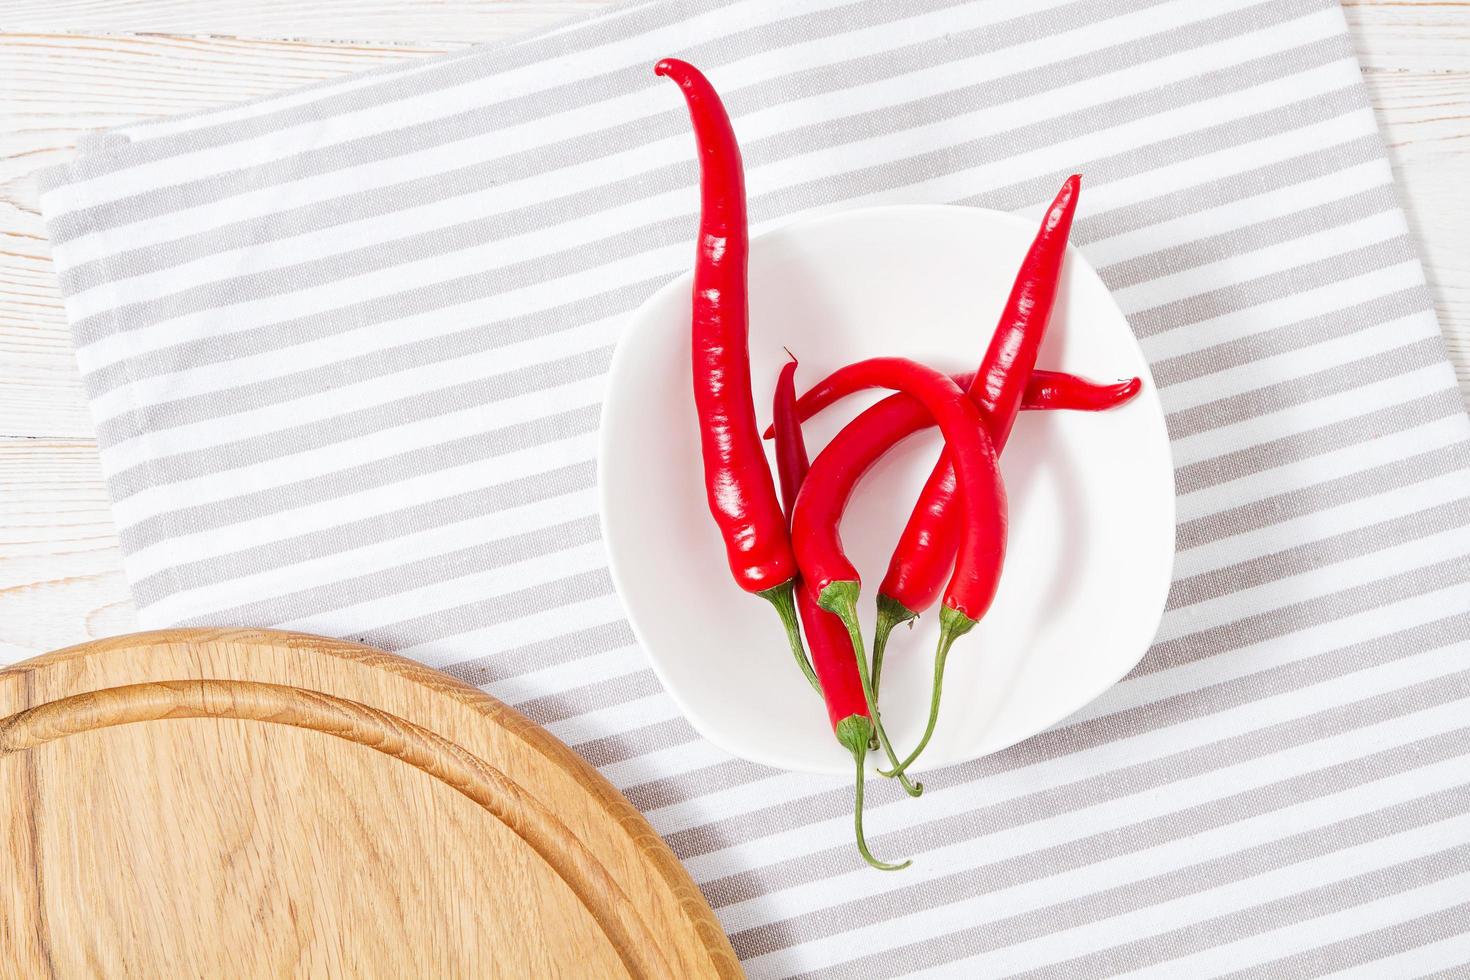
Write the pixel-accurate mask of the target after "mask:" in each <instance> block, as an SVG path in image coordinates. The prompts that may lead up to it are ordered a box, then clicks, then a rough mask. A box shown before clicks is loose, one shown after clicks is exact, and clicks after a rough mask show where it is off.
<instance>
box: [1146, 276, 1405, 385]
mask: <svg viewBox="0 0 1470 980" xmlns="http://www.w3.org/2000/svg"><path fill="white" fill-rule="evenodd" d="M1433 311H1434V300H1433V298H1432V297H1431V296H1430V295H1429V289H1428V288H1427V287H1425V286H1422V285H1420V286H1410V287H1408V288H1406V289H1400V290H1396V291H1395V292H1391V293H1387V294H1385V295H1382V296H1375V297H1373V298H1372V299H1370V300H1366V301H1364V302H1362V303H1357V304H1355V305H1353V306H1349V307H1346V308H1344V309H1341V310H1331V311H1329V312H1327V313H1321V314H1318V315H1317V316H1313V317H1308V318H1307V319H1305V320H1298V321H1296V322H1295V323H1291V324H1288V325H1286V326H1284V327H1276V328H1273V329H1271V330H1263V331H1261V332H1259V333H1253V334H1249V335H1248V336H1245V337H1238V338H1236V339H1234V340H1227V341H1225V342H1223V343H1220V344H1214V345H1211V346H1208V347H1202V348H1200V349H1198V350H1192V351H1190V352H1189V353H1187V354H1179V355H1177V356H1175V357H1168V358H1163V359H1160V360H1157V361H1154V362H1153V363H1152V364H1150V365H1149V367H1150V369H1151V371H1152V372H1153V376H1154V383H1155V384H1157V385H1158V386H1159V387H1160V388H1167V387H1169V386H1170V385H1175V384H1181V383H1183V382H1185V381H1193V380H1195V379H1196V378H1203V377H1206V376H1208V375H1210V374H1214V373H1215V372H1217V371H1227V370H1229V369H1231V368H1237V367H1243V366H1245V365H1247V364H1253V363H1255V362H1256V361H1258V360H1260V359H1261V358H1263V357H1273V356H1275V355H1277V354H1286V353H1290V352H1291V351H1295V350H1301V349H1302V348H1304V347H1310V346H1312V345H1313V344H1320V343H1323V342H1325V341H1328V340H1337V339H1339V338H1341V337H1347V336H1350V335H1352V334H1354V333H1357V332H1359V331H1361V330H1367V329H1370V328H1372V327H1378V326H1382V325H1383V324H1385V323H1392V322H1393V321H1394V320H1399V319H1403V318H1405V317H1409V316H1413V315H1414V314H1416V313H1428V314H1430V315H1432V314H1433Z"/></svg>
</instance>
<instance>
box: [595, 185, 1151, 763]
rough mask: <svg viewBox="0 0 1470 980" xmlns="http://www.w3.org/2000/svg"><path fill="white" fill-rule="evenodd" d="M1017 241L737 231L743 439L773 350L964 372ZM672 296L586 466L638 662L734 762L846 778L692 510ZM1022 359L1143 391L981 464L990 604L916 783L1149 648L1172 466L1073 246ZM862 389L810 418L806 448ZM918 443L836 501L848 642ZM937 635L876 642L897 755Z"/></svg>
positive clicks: (1044, 430)
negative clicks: (997, 519) (991, 482)
mask: <svg viewBox="0 0 1470 980" xmlns="http://www.w3.org/2000/svg"><path fill="white" fill-rule="evenodd" d="M1034 233H1035V228H1034V225H1033V224H1032V223H1031V222H1030V221H1026V220H1022V219H1020V218H1016V217H1013V216H1011V215H1006V214H1001V213H997V212H992V211H983V210H979V209H974V208H960V207H940V206H936V207H918V206H900V207H885V208H872V209H865V210H859V211H849V212H844V213H838V214H833V215H829V216H824V217H820V218H816V219H812V220H807V221H803V222H798V223H795V224H792V225H789V226H787V227H784V228H781V229H779V230H777V231H774V232H771V233H769V234H766V235H762V236H760V237H759V238H757V239H755V241H754V242H753V243H752V247H751V260H750V295H751V328H750V353H751V372H752V381H753V385H754V389H755V393H756V405H757V408H758V415H759V418H760V422H761V424H762V425H764V424H765V423H766V422H768V421H769V416H770V410H769V405H770V392H771V390H772V387H773V386H774V384H775V379H776V374H777V372H778V371H779V369H780V365H781V364H782V363H783V362H784V360H785V358H786V354H785V352H784V351H783V350H782V347H783V345H784V346H789V347H790V348H791V350H792V351H793V352H794V353H795V354H796V355H797V356H798V357H799V358H800V359H801V368H800V370H799V371H798V373H797V388H798V390H805V388H806V387H808V386H810V385H811V384H813V383H814V382H816V381H817V380H819V379H820V378H821V377H823V376H824V375H826V374H827V372H828V371H830V370H832V369H834V368H836V367H839V366H841V365H842V364H844V363H847V362H849V361H852V360H856V359H858V358H862V357H870V356H875V355H880V354H896V355H904V356H909V357H915V358H918V359H920V360H923V361H926V362H928V363H931V364H934V365H935V366H938V367H942V368H945V369H947V370H951V371H961V370H974V368H975V365H976V364H977V363H978V361H979V358H980V354H981V352H982V351H983V350H984V347H985V343H986V342H987V341H988V339H989V337H990V332H991V330H992V329H993V327H994V324H995V321H996V317H997V316H998V314H999V312H1000V309H1001V307H1002V305H1003V304H1004V302H1005V298H1006V295H1007V293H1008V292H1009V289H1010V285H1011V281H1012V277H1013V276H1014V274H1015V270H1016V268H1017V266H1018V265H1019V263H1020V259H1021V256H1022V255H1023V254H1024V252H1025V249H1026V246H1027V244H1028V243H1029V242H1030V240H1031V236H1032V235H1033V234H1034ZM689 289H690V278H689V276H688V275H685V276H683V277H681V278H679V279H677V280H675V281H674V282H672V283H670V284H669V285H668V286H667V287H665V288H664V289H662V290H660V291H659V292H658V293H657V294H655V295H654V296H653V297H651V298H650V299H649V300H648V302H646V303H645V304H644V305H643V306H642V308H640V309H639V310H638V312H637V313H636V314H635V315H634V317H633V319H632V322H631V323H630V324H629V325H628V327H627V329H626V330H625V332H624V334H623V336H622V338H621V340H620V342H619V344H618V348H617V352H616V354H615V356H614V358H613V365H612V374H611V379H610V382H609V386H608V395H607V402H606V405H605V407H604V410H603V417H602V433H601V447H600V464H599V485H600V494H601V507H602V521H603V533H604V536H605V540H606V543H607V548H608V553H609V560H610V562H611V567H612V573H613V580H614V582H615V583H616V585H617V589H618V592H619V594H620V595H621V597H622V599H623V602H624V604H625V606H626V607H627V611H628V616H629V619H630V620H631V621H632V624H633V629H634V631H635V633H636V634H637V636H638V639H639V641H640V642H641V643H642V645H643V648H644V650H645V651H647V653H648V656H649V658H650V659H651V660H652V662H653V667H654V670H655V671H656V672H657V673H658V676H659V678H660V679H661V680H662V681H663V684H664V686H665V687H666V688H667V689H668V692H669V694H670V695H671V696H672V697H673V698H674V700H675V701H676V702H677V703H678V705H679V707H680V708H681V709H682V711H683V712H684V714H685V715H686V716H687V717H688V719H689V721H690V722H691V723H692V724H693V725H694V727H695V728H696V729H698V730H699V732H700V733H701V734H703V735H704V736H705V737H707V738H709V739H710V740H711V741H713V742H715V743H716V744H718V745H720V746H721V747H723V748H724V749H726V750H728V751H729V752H732V753H734V754H735V755H739V756H742V757H744V758H746V759H750V760H752V761H755V762H759V763H763V764H767V765H772V766H777V767H781V768H784V769H793V770H799V771H807V772H821V773H834V774H843V773H847V772H848V771H849V767H850V766H851V764H852V763H851V759H850V757H849V756H848V755H847V753H846V751H845V750H844V749H842V748H841V747H840V746H839V745H838V744H837V742H836V741H835V739H834V738H833V737H832V733H831V730H830V728H829V727H828V724H827V718H826V714H825V712H824V711H823V709H822V706H821V705H820V704H819V703H818V701H817V699H816V697H815V696H814V695H813V693H812V691H811V689H810V688H809V687H808V686H807V684H806V682H805V681H804V680H803V679H802V677H801V675H800V674H799V673H798V671H797V669H796V666H795V664H793V663H792V661H791V653H790V651H789V650H788V648H787V646H786V643H785V640H784V639H783V635H782V632H781V628H780V625H779V623H778V622H777V619H776V616H775V614H774V613H773V612H772V611H771V609H770V607H769V606H768V605H767V604H766V603H765V602H764V601H762V600H761V599H759V598H756V597H754V596H750V595H747V594H745V593H744V592H742V591H741V590H740V589H739V588H737V587H736V586H735V584H734V582H733V581H732V579H731V577H730V574H729V570H728V568H727V566H726V564H725V556H724V549H723V548H722V547H721V543H720V540H719V537H718V535H717V533H716V530H715V527H714V524H713V523H712V521H711V520H710V517H709V514H708V511H707V510H706V506H705V496H704V490H703V488H702V483H701V472H702V470H701V464H700V458H699V445H698V440H697V432H696V427H695V418H694V407H693V402H692V395H691V394H690V389H691V379H690V356H689V347H690V339H689V332H690V331H689ZM1039 364H1040V366H1042V367H1047V368H1056V369H1060V370H1069V371H1074V372H1076V373H1078V374H1083V375H1086V376H1088V377H1091V378H1094V379H1097V380H1104V381H1111V380H1115V379H1118V378H1124V377H1131V376H1134V375H1137V376H1140V377H1142V378H1143V379H1144V389H1143V392H1142V394H1141V395H1140V396H1139V397H1138V398H1136V399H1135V400H1134V401H1133V402H1131V403H1130V404H1128V405H1126V406H1124V407H1122V408H1120V409H1115V410H1113V411H1111V412H1107V413H1102V414H1087V413H1060V412H1047V413H1039V412H1027V413H1024V414H1023V416H1022V417H1021V419H1020V420H1019V421H1018V423H1017V426H1016V429H1015V432H1014V434H1013V435H1012V437H1011V440H1010V443H1009V445H1008V446H1007V447H1006V451H1005V455H1004V457H1003V464H1002V469H1003V471H1004V474H1005V479H1006V486H1007V489H1008V492H1009V496H1010V520H1011V525H1010V541H1009V557H1008V559H1007V562H1006V566H1005V572H1004V576H1003V579H1002V584H1001V588H1000V593H999V595H998V596H997V599H996V602H995V606H994V608H993V609H992V610H991V611H990V613H989V615H988V616H986V618H985V619H984V621H983V622H982V623H981V624H980V626H979V627H978V628H977V629H976V630H975V631H974V632H972V633H971V634H969V635H968V636H966V637H964V638H962V639H961V640H959V641H958V643H957V644H956V647H955V651H954V653H953V654H951V656H950V658H949V665H948V670H947V673H946V675H945V700H944V710H943V711H942V712H941V716H940V722H939V728H938V730H937V732H936V734H935V736H934V740H933V742H932V743H931V744H930V746H929V749H928V751H927V752H926V753H925V755H924V756H923V759H922V768H934V767H937V766H940V765H946V764H952V763H957V762H962V761H967V760H970V759H974V758H977V757H979V756H981V755H984V754H986V753H989V752H993V751H996V750H997V749H1001V748H1004V747H1006V746H1008V745H1012V744H1014V743H1016V742H1019V741H1021V740H1023V739H1025V738H1028V737H1030V736H1031V735H1034V734H1036V733H1037V732H1040V731H1042V730H1043V729H1045V728H1047V727H1049V726H1051V725H1053V724H1055V723H1056V722H1058V721H1060V720H1061V719H1063V718H1065V717H1066V716H1067V715H1069V714H1071V713H1073V712H1074V711H1076V710H1077V709H1078V708H1081V707H1082V706H1083V705H1085V704H1086V703H1087V702H1089V701H1091V700H1093V699H1094V698H1096V697H1097V696H1098V695H1099V694H1101V693H1102V692H1103V691H1105V690H1107V689H1108V688H1109V687H1110V686H1111V685H1113V684H1114V683H1116V682H1117V681H1118V680H1119V679H1120V678H1122V677H1123V676H1124V675H1125V674H1127V673H1128V671H1129V670H1130V669H1131V668H1132V667H1133V666H1134V665H1135V664H1136V663H1137V662H1138V660H1139V659H1140V658H1141V657H1142V656H1143V654H1144V652H1145V651H1146V650H1147V649H1148V646H1149V643H1150V641H1151V640H1152V638H1153V635H1154V632H1155V630H1156V628H1157V626H1158V622H1159V617H1160V616H1161V614H1162V612H1163V608H1164V601H1165V599H1166V597H1167V595H1168V591H1169V581H1170V571H1171V568H1172V565H1173V554H1174V470H1173V465H1172V463H1171V460H1170V456H1169V441H1168V435H1167V432H1166V429H1165V425H1164V417H1163V411H1162V408H1161V406H1160V403H1159V398H1158V395H1157V393H1156V392H1155V390H1154V387H1153V383H1152V379H1151V378H1150V376H1149V370H1148V364H1147V362H1146V361H1145V360H1144V357H1143V354H1142V352H1141V351H1140V350H1139V347H1138V344H1137V342H1136V341H1135V340H1134V337H1133V334H1132V332H1131V331H1130V330H1129V328H1128V324H1127V321H1126V320H1125V319H1124V318H1123V315H1122V313H1121V312H1120V311H1119V310H1118V307H1117V305H1116V304H1115V303H1114V302H1113V299H1112V297H1111V296H1110V295H1109V293H1108V290H1107V288H1106V287H1105V286H1104V285H1103V283H1102V281H1101V280H1100V279H1099V278H1098V276H1097V274H1096V273H1095V272H1094V271H1093V270H1092V268H1091V267H1090V266H1089V265H1088V264H1087V262H1086V261H1085V260H1084V259H1083V258H1082V257H1081V255H1080V254H1078V253H1077V252H1076V251H1075V250H1073V251H1072V252H1071V253H1070V254H1069V257H1068V259H1067V263H1066V266H1065V268H1064V271H1063V283H1062V289H1061V293H1060V296H1059V299H1058V305H1057V307H1056V310H1055V311H1054V313H1053V317H1052V321H1051V326H1050V328H1049V330H1048V334H1047V339H1046V342H1045V345H1044V346H1043V348H1042V352H1041V357H1040V361H1039ZM876 397H878V396H877V395H874V396H873V397H871V398H863V399H853V400H852V401H851V404H848V403H844V404H842V405H840V406H837V407H834V408H832V409H829V410H828V411H827V412H826V413H825V414H824V415H823V416H820V417H819V418H818V419H817V420H814V421H813V422H812V423H809V424H808V427H807V439H808V443H809V446H810V448H811V450H812V453H813V455H814V456H815V454H816V452H817V451H818V450H819V449H820V448H821V447H822V446H823V445H825V444H826V441H827V439H829V438H830V437H831V436H832V434H833V433H834V432H835V431H836V430H837V428H838V427H840V426H841V424H842V423H843V422H845V421H846V420H847V419H849V418H851V417H852V415H853V414H855V413H856V411H857V410H858V409H860V408H861V407H863V406H865V405H866V404H869V403H871V401H873V400H874V399H876ZM768 445H769V444H768ZM938 446H939V442H938V437H937V435H935V434H933V433H932V431H931V432H930V433H926V434H923V435H921V436H918V437H915V438H913V439H911V440H909V441H908V442H907V443H905V444H904V445H902V446H901V447H900V448H899V449H897V450H895V451H894V452H893V453H890V454H889V456H888V457H887V458H886V459H885V460H884V461H883V462H882V463H880V464H879V466H878V467H877V468H875V470H874V471H873V473H871V474H870V475H869V477H868V478H867V479H866V480H865V482H864V483H863V485H862V486H861V487H859V489H858V492H857V494H856V495H855V496H854V499H853V501H852V504H851V505H850V507H849V508H848V512H847V519H846V521H845V522H844V524H843V536H844V540H845V542H846V544H847V550H848V554H849V556H851V557H852V559H853V560H854V562H855V563H856V564H857V567H858V568H859V570H861V572H862V574H863V577H864V588H863V592H864V599H863V600H862V602H861V608H862V610H863V613H864V615H865V617H866V619H865V622H864V631H865V635H866V637H867V638H868V639H871V637H872V601H873V596H874V592H875V589H876V586H877V583H878V582H879V581H880V580H881V578H882V575H883V570H884V569H885V568H886V567H887V561H888V555H889V552H890V550H891V548H892V543H893V542H894V541H895V540H896V538H897V535H898V532H899V529H900V528H901V527H902V525H903V521H904V520H905V518H906V517H907V515H908V512H909V508H910V506H911V504H912V502H913V501H914V499H915V498H916V496H917V493H918V488H919V486H920V485H921V484H922V482H923V479H924V477H925V475H927V474H928V472H929V469H930V466H931V465H932V463H933V460H934V458H935V457H936V455H937V452H938ZM936 620H937V615H935V614H934V613H933V612H932V611H931V612H930V613H929V614H926V615H924V616H923V617H922V618H921V619H920V621H919V625H918V627H917V628H916V629H914V630H913V631H912V632H910V631H908V630H899V631H897V632H896V633H895V634H894V637H893V641H892V642H891V643H890V645H889V650H888V655H887V657H886V660H885V664H884V668H883V698H882V701H883V717H884V722H885V724H886V725H887V727H888V731H889V734H890V735H891V736H892V738H893V740H894V743H895V746H896V747H898V748H900V749H903V748H906V747H908V746H912V745H913V744H914V743H915V741H916V740H917V739H918V736H919V734H920V732H921V731H922V728H923V722H924V718H925V712H926V710H927V706H928V691H929V684H930V680H931V671H932V663H933V648H934V641H935V632H936Z"/></svg>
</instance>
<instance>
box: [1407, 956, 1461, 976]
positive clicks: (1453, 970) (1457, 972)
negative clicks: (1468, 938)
mask: <svg viewBox="0 0 1470 980" xmlns="http://www.w3.org/2000/svg"><path fill="white" fill-rule="evenodd" d="M1467 967H1470V960H1466V961H1465V962H1463V963H1459V964H1456V965H1455V966H1452V967H1449V968H1448V969H1444V970H1435V971H1434V972H1433V973H1426V974H1424V975H1423V976H1422V977H1415V978H1414V980H1465V976H1466V968H1467Z"/></svg>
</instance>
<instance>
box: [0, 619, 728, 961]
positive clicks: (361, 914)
mask: <svg viewBox="0 0 1470 980" xmlns="http://www.w3.org/2000/svg"><path fill="white" fill-rule="evenodd" d="M0 797H3V798H4V799H6V800H7V801H10V802H9V804H8V805H7V806H6V807H5V808H4V810H0V842H3V847H4V854H5V859H6V862H7V865H8V866H9V867H12V868H25V869H28V873H26V874H24V875H15V876H12V879H11V882H10V884H8V886H7V887H6V888H5V889H4V890H3V895H0V963H4V964H6V970H7V971H8V970H16V971H17V973H16V974H14V975H21V976H55V977H89V976H287V975H310V976H352V977H399V976H483V977H551V976H586V977H634V978H643V977H649V978H654V977H657V978H669V980H673V978H681V980H682V978H691V980H693V978H719V977H738V976H740V968H739V964H738V963H737V961H736V959H735V955H734V952H733V951H732V950H731V948H730V945H729V942H728V941H727V940H726V939H725V935H724V933H723V932H722V931H721V929H720V927H719V923H718V921H717V920H716V919H715V917H714V914H713V913H712V912H711V911H710V909H709V906H708V905H707V904H706V903H705V901H704V898H703V896H702V895H701V894H700V893H699V891H698V889H697V888H696V887H695V885H694V883H693V881H692V880H690V878H689V876H688V874H687V873H686V872H685V871H684V869H683V868H682V867H681V866H680V865H679V863H678V861H677V860H676V859H675V858H674V855H673V853H672V852H671V851H670V850H669V849H668V847H667V845H665V844H664V842H663V840H662V839H661V838H659V837H658V835H657V834H656V833H654V831H653V828H652V827H650V826H649V825H648V823H647V822H646V821H645V820H644V819H643V817H642V816H641V815H639V813H638V812H637V811H636V810H634V809H633V807H632V805H631V804H629V803H628V801H627V800H625V799H624V798H623V797H622V796H621V795H620V794H619V793H618V792H617V791H616V790H615V789H614V788H613V787H612V785H611V784H609V783H608V782H607V781H606V780H605V779H603V778H602V776H600V775H599V774H598V773H597V772H596V771H595V770H594V769H592V768H591V767H590V766H588V765H587V764H586V763H585V762H583V761H582V760H581V759H580V758H578V757H577V756H576V755H575V754H574V753H573V752H572V751H571V750H570V749H568V748H567V747H566V746H564V745H562V744H561V743H560V742H558V741H556V739H554V738H552V737H551V736H550V735H548V734H547V733H546V732H545V730H543V729H541V728H540V727H538V726H536V725H534V724H533V723H531V722H530V721H528V720H526V719H525V718H524V717H522V716H521V715H519V714H517V713H516V712H514V711H512V710H510V709H509V708H506V707H505V706H504V705H502V704H500V703H499V702H497V701H495V700H494V699H492V698H490V697H488V696H487V695H484V694H482V693H480V692H479V691H476V690H475V689H473V688H471V687H468V686H467V685H464V684H461V683H459V682H458V681H455V680H453V679H451V678H449V677H446V676H445V675H443V674H440V673H438V672H436V671H431V670H428V669H427V668H424V667H420V666H418V665H416V664H413V663H410V662H409V661H406V660H403V659H401V658H398V657H393V656H390V655H388V654H384V653H379V652H377V651H374V650H370V649H368V648H366V647H360V646H357V645H355V644H349V643H343V642H340V641H335V640H325V639H321V638H318V637H309V636H305V635H302V634H289V633H278V632H270V631H259V630H253V631H252V630H234V631H228V630H171V631H165V632H157V633H145V634H138V635H135V636H132V637H126V638H121V639H116V640H102V641H97V642H94V643H91V644H87V645H84V646H81V647H76V648H73V649H70V650H66V651H62V652H60V653H56V654H52V655H50V656H46V657H42V658H38V659H36V660H33V661H29V662H27V663H25V664H21V665H19V666H16V667H13V668H11V669H9V670H5V671H0ZM7 975H12V974H9V973H7Z"/></svg>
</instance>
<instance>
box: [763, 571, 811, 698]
mask: <svg viewBox="0 0 1470 980" xmlns="http://www.w3.org/2000/svg"><path fill="white" fill-rule="evenodd" d="M795 585H796V583H795V580H794V579H793V580H792V581H790V582H783V583H781V584H780V585H778V586H775V587H774V588H770V589H766V590H765V591H764V592H757V593H756V595H758V596H760V597H761V598H762V599H765V600H766V601H767V602H769V603H770V604H771V605H773V606H775V607H776V615H778V616H780V617H781V625H782V626H784V627H786V641H787V642H788V643H790V644H791V654H792V656H794V657H795V658H796V666H798V667H800V668H801V672H802V673H803V674H805V675H806V679H807V682H808V683H810V684H811V686H812V690H813V691H816V692H817V696H818V697H821V696H822V682H821V681H819V680H817V672H816V671H815V670H813V669H812V662H811V658H809V657H808V656H807V655H806V646H805V645H803V644H802V642H801V626H800V625H799V624H798V623H797V620H796V587H795Z"/></svg>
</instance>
